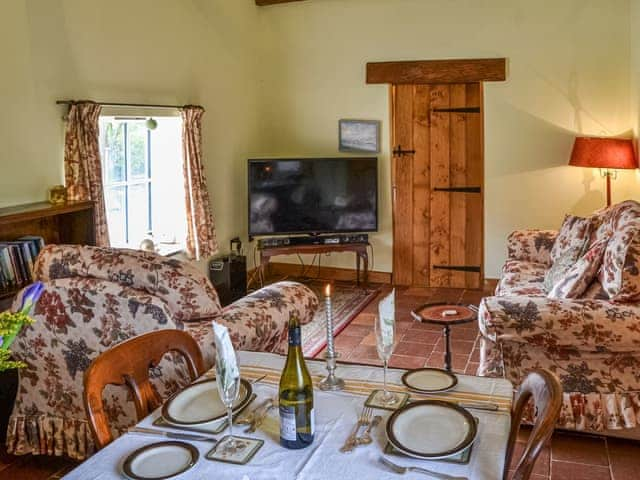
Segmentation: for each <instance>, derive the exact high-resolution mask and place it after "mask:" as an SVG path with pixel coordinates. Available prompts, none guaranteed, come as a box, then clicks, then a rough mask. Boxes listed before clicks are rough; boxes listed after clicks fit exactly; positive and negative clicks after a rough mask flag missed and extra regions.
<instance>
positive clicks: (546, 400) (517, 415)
mask: <svg viewBox="0 0 640 480" xmlns="http://www.w3.org/2000/svg"><path fill="white" fill-rule="evenodd" d="M531 399H533V406H534V412H535V423H534V425H533V429H532V430H531V433H530V435H529V440H528V442H527V444H526V446H525V449H524V451H523V452H522V457H521V458H520V459H519V460H518V461H517V464H516V466H515V469H514V472H513V475H512V476H511V480H527V479H528V478H529V477H530V476H531V472H532V470H533V467H534V465H535V463H536V460H537V458H538V455H540V452H541V451H542V449H543V448H544V445H545V443H546V442H547V440H549V438H551V435H552V434H553V429H554V427H555V425H556V422H557V421H558V417H559V416H560V409H561V407H562V386H561V385H560V381H559V380H558V377H556V376H555V375H554V374H553V373H552V372H550V371H549V370H543V369H541V370H535V371H533V372H531V373H529V375H527V377H526V378H525V379H524V381H523V382H522V385H520V388H519V389H518V393H517V394H516V398H515V402H514V405H513V408H512V410H511V431H510V433H509V443H508V445H507V456H506V459H505V466H504V478H505V479H506V478H507V477H508V472H509V468H510V465H511V462H512V460H513V458H512V457H513V452H514V449H515V445H516V441H517V439H518V432H519V430H520V424H521V423H522V418H523V416H524V413H525V411H526V408H527V404H528V403H529V401H530V400H531Z"/></svg>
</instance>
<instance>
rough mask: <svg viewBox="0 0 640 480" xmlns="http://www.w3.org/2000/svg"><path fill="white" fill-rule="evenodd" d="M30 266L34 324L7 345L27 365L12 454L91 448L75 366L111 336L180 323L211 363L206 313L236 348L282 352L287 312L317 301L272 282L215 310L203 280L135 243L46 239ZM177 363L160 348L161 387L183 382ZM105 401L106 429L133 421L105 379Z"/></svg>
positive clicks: (300, 311)
mask: <svg viewBox="0 0 640 480" xmlns="http://www.w3.org/2000/svg"><path fill="white" fill-rule="evenodd" d="M34 271H35V275H34V276H35V277H36V279H38V280H41V281H43V282H44V285H45V289H44V292H43V294H42V296H41V297H40V300H39V301H38V302H37V304H36V305H35V306H34V309H33V311H32V316H33V318H34V319H35V323H34V324H33V325H32V326H30V327H27V328H25V329H24V330H23V331H22V332H21V334H20V336H19V337H18V338H17V339H16V341H15V342H14V344H13V348H12V350H13V351H14V354H15V357H17V359H19V360H22V361H24V362H25V363H26V364H27V367H26V368H24V369H23V370H21V371H20V384H19V389H18V395H17V398H16V402H15V405H14V408H13V413H12V415H11V418H10V420H9V428H8V430H7V449H8V451H9V452H11V453H14V454H26V453H33V454H43V455H44V454H47V455H66V456H68V457H71V458H74V459H78V460H81V459H84V458H86V456H88V455H90V454H91V453H92V451H93V449H94V446H93V439H92V436H91V430H90V427H89V425H88V423H87V420H86V415H85V410H84V406H83V400H82V389H83V372H84V371H85V370H86V368H87V367H88V366H89V364H90V362H91V361H92V360H93V359H94V358H95V357H96V356H98V355H99V354H100V353H101V352H103V351H105V350H107V349H108V348H110V347H111V346H113V345H115V344H116V343H119V342H121V341H123V340H125V339H127V338H129V337H132V336H135V335H139V334H142V333H145V332H149V331H152V330H157V329H161V328H176V329H182V330H185V331H187V332H189V333H191V334H192V335H193V337H194V338H195V339H196V340H197V341H198V343H199V345H200V347H201V349H202V352H203V354H204V357H205V361H206V363H207V366H209V367H210V366H212V365H213V362H214V360H213V359H214V358H215V357H214V355H215V351H214V348H215V347H214V341H213V328H212V323H211V322H212V320H215V321H216V322H219V323H221V324H224V325H226V326H228V327H229V331H230V334H231V338H232V341H233V343H234V346H235V347H236V348H237V349H241V350H256V351H268V352H279V353H283V352H284V351H285V346H286V343H287V331H288V328H287V327H288V320H289V316H290V314H297V315H298V316H299V318H300V319H301V322H303V323H306V322H308V321H310V320H311V319H312V318H313V315H314V313H315V310H316V309H317V307H318V299H317V297H316V295H315V294H314V293H313V292H312V291H311V290H309V289H308V288H307V287H305V286H304V285H301V284H299V283H294V282H280V283H276V284H273V285H271V286H268V287H266V288H263V289H261V290H258V291H256V292H254V293H252V294H250V295H248V296H246V297H244V298H242V299H240V300H238V301H237V302H235V303H233V304H231V305H229V306H227V307H226V308H224V309H223V308H221V306H220V303H219V301H218V296H217V294H216V291H215V289H214V288H213V287H212V285H211V284H210V282H209V281H208V279H207V278H206V277H205V276H204V275H203V274H202V273H201V272H200V271H199V270H197V269H196V268H195V267H194V266H192V265H191V264H189V263H186V262H181V261H178V260H173V259H169V258H165V257H161V256H159V255H156V254H154V253H148V252H141V251H134V250H119V249H108V248H98V247H85V246H75V245H73V246H71V245H49V246H47V247H46V248H45V249H44V250H43V251H42V252H41V253H40V255H39V256H38V259H37V261H36V264H35V266H34ZM20 300H21V296H20V295H19V296H18V298H17V299H16V301H15V303H14V306H19V305H20ZM185 368H186V366H185V365H184V363H183V362H182V359H181V358H179V357H178V356H177V355H176V356H175V357H174V355H173V354H168V355H167V356H165V358H164V359H163V361H162V362H161V363H160V364H159V365H158V366H157V367H156V368H155V370H154V371H153V372H152V375H151V376H152V381H153V382H154V386H155V388H156V389H157V390H158V392H159V393H160V395H162V396H163V397H166V396H168V395H170V394H171V393H173V392H175V391H176V390H177V389H178V388H180V387H181V386H182V385H183V383H184V382H185V381H187V379H188V378H189V377H188V375H187V371H186V369H185ZM105 402H106V407H107V411H108V413H109V416H110V422H111V423H110V424H111V425H112V426H113V427H114V432H115V433H118V432H121V431H122V430H123V429H125V428H126V427H128V426H130V425H131V424H133V423H135V408H134V406H133V402H131V401H128V400H127V391H126V390H125V389H124V387H115V386H108V387H107V389H105Z"/></svg>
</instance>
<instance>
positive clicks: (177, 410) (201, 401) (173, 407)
mask: <svg viewBox="0 0 640 480" xmlns="http://www.w3.org/2000/svg"><path fill="white" fill-rule="evenodd" d="M251 394H252V388H251V384H250V383H249V382H247V381H246V380H244V379H240V393H239V394H238V398H237V399H236V401H235V402H234V403H233V410H234V411H236V410H238V409H240V408H242V407H243V406H244V405H245V404H246V403H247V402H248V401H249V399H250V398H251ZM226 415H227V409H226V407H225V406H224V404H223V403H222V400H220V395H219V393H218V384H217V383H216V379H215V378H212V379H208V380H203V381H201V382H196V383H193V384H191V385H189V386H188V387H187V388H185V389H184V390H182V391H181V392H178V393H176V394H175V395H173V396H172V397H171V398H169V400H167V401H166V402H165V404H164V405H163V406H162V416H163V417H164V419H165V420H167V421H168V422H170V423H175V424H176V425H198V424H203V423H209V422H214V421H216V420H221V419H224V418H225V416H226Z"/></svg>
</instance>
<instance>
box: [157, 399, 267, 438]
mask: <svg viewBox="0 0 640 480" xmlns="http://www.w3.org/2000/svg"><path fill="white" fill-rule="evenodd" d="M256 397H257V395H256V394H255V393H254V394H252V395H251V397H249V401H248V402H247V403H245V404H244V405H243V406H242V408H240V409H239V410H236V411H235V412H233V420H234V422H235V420H236V419H237V418H238V417H239V416H240V415H241V414H242V412H244V411H245V409H246V408H247V407H248V406H249V405H251V403H253V401H254V400H255V399H256ZM153 425H154V426H155V427H169V428H175V429H176V430H186V431H188V432H199V433H213V434H214V435H217V434H218V433H220V432H223V431H224V430H225V429H226V428H227V426H228V425H229V422H228V420H227V419H226V418H225V419H224V420H220V421H217V422H210V423H203V424H202V425H189V426H186V425H175V424H173V423H170V422H167V421H166V420H165V419H164V417H163V416H162V415H161V416H159V417H158V418H156V419H155V420H154V421H153Z"/></svg>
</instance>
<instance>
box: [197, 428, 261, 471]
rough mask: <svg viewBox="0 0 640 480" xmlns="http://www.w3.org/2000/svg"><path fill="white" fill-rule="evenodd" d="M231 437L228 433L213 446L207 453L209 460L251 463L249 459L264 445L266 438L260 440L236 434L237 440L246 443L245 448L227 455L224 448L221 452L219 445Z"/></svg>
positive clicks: (237, 463) (238, 463)
mask: <svg viewBox="0 0 640 480" xmlns="http://www.w3.org/2000/svg"><path fill="white" fill-rule="evenodd" d="M227 438H229V436H228V435H227V436H226V437H223V438H221V439H220V441H219V442H218V443H217V444H216V446H215V447H213V448H212V449H211V450H210V451H209V453H207V454H206V455H205V458H206V459H207V460H213V461H215V462H224V463H234V464H236V465H245V464H247V463H249V461H250V460H251V459H252V458H253V457H254V456H255V454H256V453H257V452H258V450H260V448H261V447H262V445H264V440H260V439H259V438H249V437H238V436H236V435H234V438H235V439H236V441H237V442H241V443H243V444H244V448H243V449H242V450H239V451H237V452H236V453H235V454H232V455H226V454H225V453H223V451H222V450H223V449H222V448H221V449H220V452H218V451H217V449H218V447H219V446H221V445H224V443H225V441H226V440H227Z"/></svg>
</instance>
